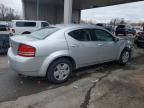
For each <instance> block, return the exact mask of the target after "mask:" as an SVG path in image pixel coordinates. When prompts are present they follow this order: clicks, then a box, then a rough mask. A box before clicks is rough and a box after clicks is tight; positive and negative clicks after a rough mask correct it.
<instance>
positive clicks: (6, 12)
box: [0, 4, 20, 21]
mask: <svg viewBox="0 0 144 108" xmlns="http://www.w3.org/2000/svg"><path fill="white" fill-rule="evenodd" d="M19 18H20V16H19V15H17V14H16V12H15V10H14V9H12V8H8V7H6V6H5V5H4V4H0V20H1V21H10V20H13V19H19Z"/></svg>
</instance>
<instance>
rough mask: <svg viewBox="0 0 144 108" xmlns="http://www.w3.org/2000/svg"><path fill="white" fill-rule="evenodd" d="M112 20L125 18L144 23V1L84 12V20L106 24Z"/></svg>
mask: <svg viewBox="0 0 144 108" xmlns="http://www.w3.org/2000/svg"><path fill="white" fill-rule="evenodd" d="M112 18H124V19H125V20H130V21H131V22H139V21H144V1H141V2H134V3H128V4H121V5H115V6H107V7H101V8H95V9H88V10H83V11H82V19H83V20H86V21H93V22H94V21H97V22H103V23H105V22H109V21H110V20H111V19H112Z"/></svg>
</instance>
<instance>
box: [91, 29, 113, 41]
mask: <svg viewBox="0 0 144 108" xmlns="http://www.w3.org/2000/svg"><path fill="white" fill-rule="evenodd" d="M93 32H94V34H95V36H96V38H95V40H97V41H113V40H114V37H113V36H112V35H111V34H110V33H108V32H106V31H104V30H100V29H95V30H93Z"/></svg>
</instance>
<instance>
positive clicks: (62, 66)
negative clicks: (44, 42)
mask: <svg viewBox="0 0 144 108" xmlns="http://www.w3.org/2000/svg"><path fill="white" fill-rule="evenodd" d="M72 70H73V65H72V63H71V62H70V61H69V60H68V59H65V58H62V59H58V60H55V61H54V62H53V63H52V64H51V65H50V67H49V68H48V71H47V78H48V80H49V81H50V82H51V83H63V82H65V81H67V80H68V78H69V76H70V74H71V72H72Z"/></svg>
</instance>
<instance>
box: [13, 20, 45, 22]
mask: <svg viewBox="0 0 144 108" xmlns="http://www.w3.org/2000/svg"><path fill="white" fill-rule="evenodd" d="M13 21H14V22H17V21H22V22H47V21H36V20H12V22H13Z"/></svg>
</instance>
